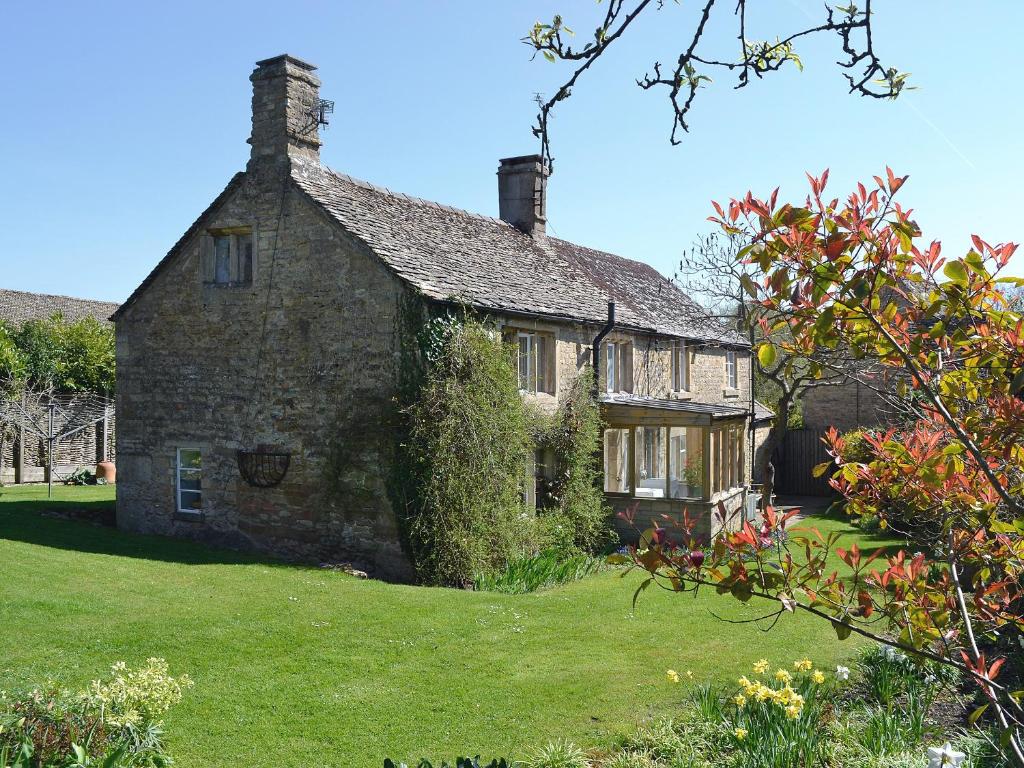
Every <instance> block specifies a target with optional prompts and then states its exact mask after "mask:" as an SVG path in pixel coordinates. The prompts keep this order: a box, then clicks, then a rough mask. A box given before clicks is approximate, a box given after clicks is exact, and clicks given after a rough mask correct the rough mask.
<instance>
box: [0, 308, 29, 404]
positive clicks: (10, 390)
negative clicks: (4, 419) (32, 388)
mask: <svg viewBox="0 0 1024 768" xmlns="http://www.w3.org/2000/svg"><path fill="white" fill-rule="evenodd" d="M25 374H26V367H25V356H24V354H23V353H22V351H21V349H19V348H18V345H17V343H16V340H15V337H14V332H13V331H12V330H11V329H10V328H9V327H8V326H7V325H5V324H4V323H2V322H0V396H2V395H11V394H14V393H15V392H16V391H18V390H19V389H20V388H21V387H22V386H23V385H24V383H25Z"/></svg>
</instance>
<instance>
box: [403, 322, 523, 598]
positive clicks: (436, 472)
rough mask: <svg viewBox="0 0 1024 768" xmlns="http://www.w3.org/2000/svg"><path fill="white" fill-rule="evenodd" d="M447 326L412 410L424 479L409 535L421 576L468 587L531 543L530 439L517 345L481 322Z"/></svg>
mask: <svg viewBox="0 0 1024 768" xmlns="http://www.w3.org/2000/svg"><path fill="white" fill-rule="evenodd" d="M444 327H445V328H446V330H445V333H444V337H443V339H441V340H440V343H439V344H438V345H437V346H438V349H437V352H436V354H435V356H434V358H433V359H432V360H431V361H430V368H429V371H428V373H427V374H426V381H425V383H424V385H423V388H422V390H421V392H420V394H419V396H418V398H417V400H416V402H415V404H414V405H413V406H412V409H411V414H410V415H411V430H410V444H409V446H408V448H409V453H410V455H411V458H412V461H413V462H414V464H415V475H416V478H417V481H418V484H419V488H418V499H417V502H416V503H417V508H416V509H415V510H414V513H413V518H412V520H411V521H410V522H409V539H410V544H411V548H412V555H413V560H414V565H415V567H416V570H417V573H418V575H419V578H420V579H421V580H422V581H424V582H426V583H428V584H445V585H450V586H463V585H466V584H469V583H471V582H472V581H473V577H474V576H475V575H476V574H477V573H480V572H486V571H493V570H497V569H500V568H502V567H503V566H504V565H506V564H507V563H508V562H509V561H510V560H511V559H513V558H515V557H517V556H521V555H522V554H523V552H524V551H525V549H526V543H527V541H528V539H529V536H530V532H531V525H530V524H531V522H532V521H531V520H530V519H529V518H528V517H527V515H526V514H525V510H524V508H523V503H522V488H523V482H524V480H525V471H526V465H525V459H526V455H527V450H528V449H529V448H530V447H531V443H530V435H529V430H528V424H527V417H526V410H525V407H524V405H523V402H522V398H521V396H520V394H519V379H518V374H517V371H516V368H515V366H514V364H513V355H512V349H511V347H509V346H508V345H506V344H503V343H502V341H501V338H500V336H499V335H498V334H497V333H495V332H494V331H493V330H492V329H490V328H488V327H486V326H485V325H483V324H482V323H480V322H478V321H474V320H466V321H464V322H461V323H450V324H446V325H445V326H444Z"/></svg>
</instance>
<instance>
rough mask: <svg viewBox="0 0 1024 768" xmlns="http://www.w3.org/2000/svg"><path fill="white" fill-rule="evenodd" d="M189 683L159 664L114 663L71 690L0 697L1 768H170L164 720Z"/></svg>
mask: <svg viewBox="0 0 1024 768" xmlns="http://www.w3.org/2000/svg"><path fill="white" fill-rule="evenodd" d="M191 685H192V681H191V679H190V678H189V677H188V676H187V675H183V676H181V677H177V678H175V677H171V676H170V675H169V674H168V669H167V663H166V662H165V661H164V660H163V659H155V658H154V659H149V660H148V661H147V662H146V664H145V665H144V666H142V667H140V668H138V669H130V668H129V667H128V666H127V665H126V664H124V663H122V662H119V663H118V664H115V665H114V666H113V667H112V673H111V675H110V676H109V677H107V678H105V679H102V680H95V681H93V682H92V683H91V684H90V685H89V687H88V688H87V689H86V690H85V691H81V692H77V693H75V692H72V691H69V690H66V689H62V688H59V687H57V686H56V685H55V684H48V685H47V686H45V687H40V688H33V689H32V690H29V691H24V692H19V693H12V694H7V693H4V692H0V766H2V768H87V766H91V767H92V768H115V766H116V767H117V768H121V767H122V766H123V767H124V768H127V767H128V766H132V767H133V768H134V767H137V768H160V767H162V766H168V765H171V763H172V760H171V758H170V756H169V755H168V754H167V750H166V748H165V746H164V741H163V721H162V719H161V718H162V717H163V715H164V714H165V713H166V712H167V711H168V710H169V709H170V708H171V707H173V706H174V705H175V704H177V703H178V702H179V701H180V700H181V697H182V695H183V692H184V690H185V689H186V688H188V687H189V686H191Z"/></svg>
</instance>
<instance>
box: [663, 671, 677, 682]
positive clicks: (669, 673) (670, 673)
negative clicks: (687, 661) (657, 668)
mask: <svg viewBox="0 0 1024 768" xmlns="http://www.w3.org/2000/svg"><path fill="white" fill-rule="evenodd" d="M665 677H667V678H668V681H669V682H670V683H678V682H679V673H678V672H676V671H675V670H674V669H670V670H668V671H667V672H666V673H665Z"/></svg>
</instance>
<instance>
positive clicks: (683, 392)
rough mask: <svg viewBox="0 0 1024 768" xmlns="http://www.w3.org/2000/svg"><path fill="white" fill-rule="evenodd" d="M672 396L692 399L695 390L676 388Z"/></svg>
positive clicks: (680, 398) (678, 398) (679, 398)
mask: <svg viewBox="0 0 1024 768" xmlns="http://www.w3.org/2000/svg"><path fill="white" fill-rule="evenodd" d="M672 398H673V399H675V400H692V399H693V392H691V391H690V390H688V389H675V390H673V391H672Z"/></svg>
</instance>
